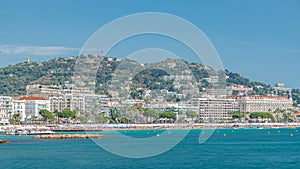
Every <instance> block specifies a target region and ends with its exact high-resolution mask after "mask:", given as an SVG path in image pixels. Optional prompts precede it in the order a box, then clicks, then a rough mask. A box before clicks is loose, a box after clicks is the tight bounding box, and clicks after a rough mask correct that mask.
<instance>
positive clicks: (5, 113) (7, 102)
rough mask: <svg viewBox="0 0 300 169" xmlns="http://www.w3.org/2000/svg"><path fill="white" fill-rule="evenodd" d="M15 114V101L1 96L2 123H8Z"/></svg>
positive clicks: (0, 114) (0, 120)
mask: <svg viewBox="0 0 300 169" xmlns="http://www.w3.org/2000/svg"><path fill="white" fill-rule="evenodd" d="M12 114H13V99H12V97H10V96H0V122H8V121H9V119H10V116H12Z"/></svg>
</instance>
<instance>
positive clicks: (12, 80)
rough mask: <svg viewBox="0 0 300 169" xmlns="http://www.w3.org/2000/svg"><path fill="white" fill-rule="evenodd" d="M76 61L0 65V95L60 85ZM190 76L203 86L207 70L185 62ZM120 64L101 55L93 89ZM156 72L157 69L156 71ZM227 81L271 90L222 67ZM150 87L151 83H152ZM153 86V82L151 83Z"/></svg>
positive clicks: (103, 86) (299, 97) (297, 95)
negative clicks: (36, 86)
mask: <svg viewBox="0 0 300 169" xmlns="http://www.w3.org/2000/svg"><path fill="white" fill-rule="evenodd" d="M75 63H76V57H69V58H57V59H52V60H49V61H45V62H41V63H37V62H31V63H25V62H24V63H19V64H15V65H10V66H7V67H4V68H0V79H1V80H0V95H8V96H18V95H24V94H26V85H28V84H45V85H50V84H51V85H62V84H64V83H65V82H66V81H69V82H71V76H72V73H73V70H74V66H75ZM185 63H186V64H188V66H189V68H190V69H191V71H192V72H193V75H194V77H195V78H196V79H197V80H198V81H201V82H202V85H203V86H199V87H200V88H201V87H205V86H208V85H209V83H208V82H207V81H206V80H204V78H207V77H208V73H207V71H213V70H208V69H205V67H204V66H203V65H201V64H197V63H187V62H185ZM119 64H120V60H118V59H116V58H107V57H104V59H103V60H102V62H101V64H100V67H99V71H98V73H97V79H96V81H97V82H96V92H97V93H104V94H108V93H107V84H108V83H107V82H108V81H110V80H111V78H112V74H113V72H114V70H115V69H116V67H117V66H118V65H119ZM156 73H159V72H156ZM225 73H226V75H227V76H228V78H227V80H226V81H227V85H229V84H240V85H245V86H248V87H252V88H253V91H252V92H250V93H248V94H249V95H265V94H270V93H271V92H272V87H271V86H270V85H267V84H264V83H261V82H252V81H251V80H249V79H247V78H244V77H242V76H241V75H239V74H238V73H232V72H230V71H228V70H225ZM145 77H146V78H147V81H150V82H151V80H152V81H153V77H151V76H150V75H149V76H145ZM152 87H153V86H152ZM154 87H155V86H154ZM292 96H293V99H294V100H295V101H297V103H300V90H299V89H293V93H292Z"/></svg>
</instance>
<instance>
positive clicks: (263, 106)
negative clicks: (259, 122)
mask: <svg viewBox="0 0 300 169" xmlns="http://www.w3.org/2000/svg"><path fill="white" fill-rule="evenodd" d="M235 98H236V100H237V101H238V103H239V110H240V112H273V111H274V110H276V109H283V110H287V109H292V108H293V101H292V99H289V98H287V97H284V96H246V97H235Z"/></svg>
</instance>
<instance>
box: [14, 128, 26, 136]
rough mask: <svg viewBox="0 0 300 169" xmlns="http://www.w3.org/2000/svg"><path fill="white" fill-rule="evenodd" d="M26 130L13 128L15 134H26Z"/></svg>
mask: <svg viewBox="0 0 300 169" xmlns="http://www.w3.org/2000/svg"><path fill="white" fill-rule="evenodd" d="M27 134H28V131H26V130H24V129H16V130H15V135H27Z"/></svg>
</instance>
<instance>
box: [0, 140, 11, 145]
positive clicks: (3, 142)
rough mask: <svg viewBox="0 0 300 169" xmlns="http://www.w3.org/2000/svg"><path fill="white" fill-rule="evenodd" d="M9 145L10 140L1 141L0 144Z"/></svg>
mask: <svg viewBox="0 0 300 169" xmlns="http://www.w3.org/2000/svg"><path fill="white" fill-rule="evenodd" d="M7 143H9V141H8V140H0V144H7Z"/></svg>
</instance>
